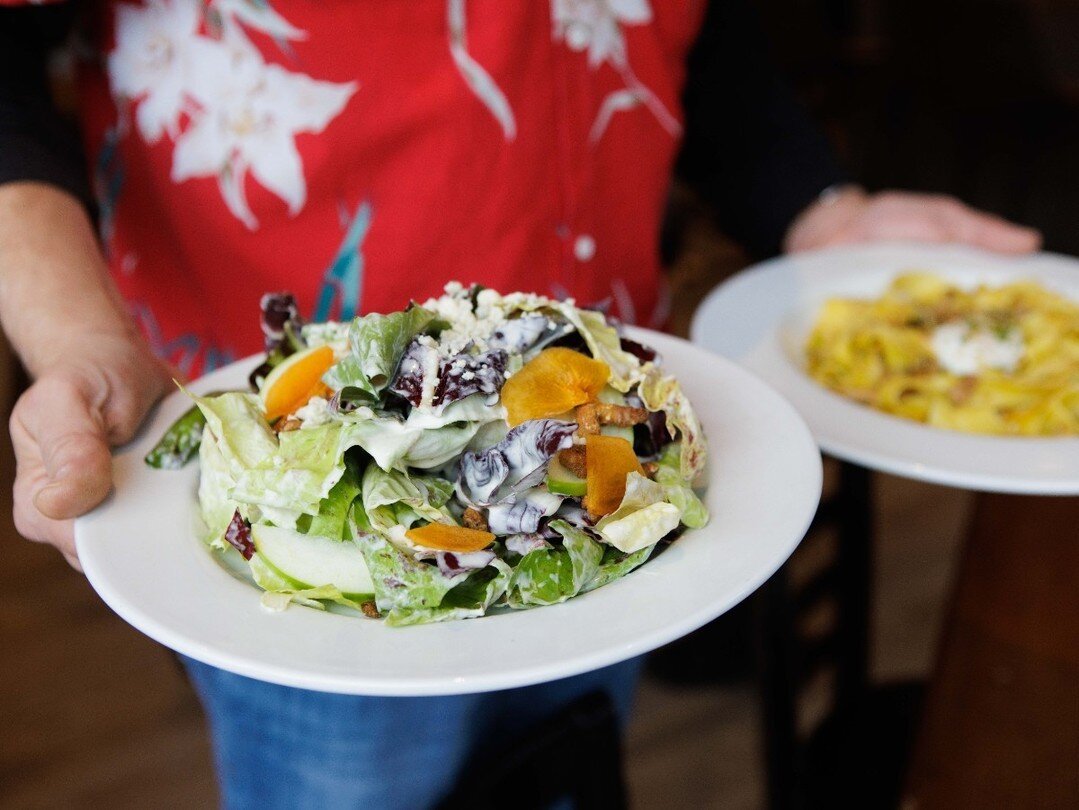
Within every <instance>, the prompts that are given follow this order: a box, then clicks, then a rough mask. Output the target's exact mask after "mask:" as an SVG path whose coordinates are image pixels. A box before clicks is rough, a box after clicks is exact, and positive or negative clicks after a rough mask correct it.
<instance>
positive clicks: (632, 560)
mask: <svg viewBox="0 0 1079 810" xmlns="http://www.w3.org/2000/svg"><path fill="white" fill-rule="evenodd" d="M655 550H656V547H655V545H654V544H653V545H651V546H645V547H644V548H642V549H640V550H638V551H634V552H633V553H632V554H626V553H624V552H622V551H619V550H618V549H616V548H614V547H613V546H608V547H607V548H605V549H604V550H603V559H602V560H601V561H600V564H599V573H597V574H596V576H595V577H593V578H592V579H591V580H590V581H589V582H588V583H586V584H585V586H584V587H583V588H581V593H587V592H588V591H594V590H595V589H596V588H601V587H603V586H604V585H606V584H607V583H608V582H613V581H614V580H616V579H621V578H622V577H624V576H625V575H626V574H628V573H629V572H630V571H632V570H633V569H634V568H639V567H640V566H642V565H644V564H645V563H646V562H648V558H649V557H651V556H652V552H653V551H655Z"/></svg>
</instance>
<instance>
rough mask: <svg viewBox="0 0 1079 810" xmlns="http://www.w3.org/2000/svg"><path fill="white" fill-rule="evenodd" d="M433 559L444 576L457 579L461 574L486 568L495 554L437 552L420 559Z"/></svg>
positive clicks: (485, 552)
mask: <svg viewBox="0 0 1079 810" xmlns="http://www.w3.org/2000/svg"><path fill="white" fill-rule="evenodd" d="M432 557H433V558H434V561H435V564H436V565H437V566H438V570H439V571H440V572H441V573H442V576H444V577H455V576H458V575H459V574H467V573H469V572H471V571H478V570H479V569H480V568H486V567H487V566H488V565H490V564H491V561H492V560H494V558H495V553H494V552H493V551H487V550H481V551H469V552H456V551H436V552H434V553H433V554H426V553H425V554H422V555H420V557H419V559H423V560H426V559H431V558H432Z"/></svg>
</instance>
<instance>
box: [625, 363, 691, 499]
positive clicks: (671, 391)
mask: <svg viewBox="0 0 1079 810" xmlns="http://www.w3.org/2000/svg"><path fill="white" fill-rule="evenodd" d="M637 393H638V394H639V396H640V398H641V401H642V402H644V406H645V407H646V408H647V409H648V410H650V411H663V412H664V413H665V414H666V415H667V425H668V428H674V429H677V431H678V434H679V440H680V446H681V475H682V478H683V479H685V480H686V481H689V482H690V483H692V482H693V481H695V480H696V479H697V476H698V475H700V474H701V472H703V471H704V465H705V461H706V456H707V451H706V448H705V442H704V428H702V427H701V423H700V420H699V419H697V414H696V413H695V412H694V410H693V406H692V405H690V402H689V398H688V397H687V396H686V395H685V394H684V393H683V392H682V386H681V385H679V384H678V380H676V379H675V378H674V377H670V376H668V375H665V374H663V372H662V371H660V370H659V369H658V368H657V367H655V366H653V365H651V364H649V365H647V366H646V367H645V375H644V378H643V379H642V380H641V384H640V387H639V388H638V391H637Z"/></svg>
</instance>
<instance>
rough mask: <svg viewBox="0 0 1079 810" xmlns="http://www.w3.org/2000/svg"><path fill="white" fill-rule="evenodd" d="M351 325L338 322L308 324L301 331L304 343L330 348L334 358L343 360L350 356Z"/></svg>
mask: <svg viewBox="0 0 1079 810" xmlns="http://www.w3.org/2000/svg"><path fill="white" fill-rule="evenodd" d="M350 325H351V324H349V323H339V322H338V321H326V322H325V323H308V324H304V326H303V327H302V328H301V329H300V334H301V335H302V336H303V339H304V342H305V343H306V344H307V345H308V346H329V347H330V348H331V349H333V356H334V359H336V360H341V359H342V358H344V356H345V355H347V354H348V351H349V348H348V328H349V326H350Z"/></svg>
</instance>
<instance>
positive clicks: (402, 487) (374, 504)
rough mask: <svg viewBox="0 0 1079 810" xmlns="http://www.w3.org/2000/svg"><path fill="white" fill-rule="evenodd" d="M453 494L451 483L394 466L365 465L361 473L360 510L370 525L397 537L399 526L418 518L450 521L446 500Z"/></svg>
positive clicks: (408, 524)
mask: <svg viewBox="0 0 1079 810" xmlns="http://www.w3.org/2000/svg"><path fill="white" fill-rule="evenodd" d="M452 494H453V484H451V483H450V482H449V481H446V480H444V479H442V478H436V477H434V476H422V475H412V476H409V475H407V474H405V473H403V472H400V471H398V470H389V471H387V470H383V469H381V468H380V467H379V466H378V465H377V464H369V465H367V469H366V470H365V471H364V474H363V484H362V503H363V511H364V513H365V514H366V518H367V520H368V521H369V522H370V525H371V527H372V528H373V529H374V530H375V531H378V532H381V533H383V534H387V535H392V536H393V537H394V539H395V540H397V541H399V542H400V541H401V537H402V535H403V531H401V529H402V528H404V529H408V528H411V527H412V525H413V524H415V523H416V522H417V521H419V520H427V521H431V522H443V523H447V522H448V523H452V522H454V521H453V517H452V516H451V515H450V513H449V510H448V509H446V503H447V501H449V499H450V496H451V495H452Z"/></svg>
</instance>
